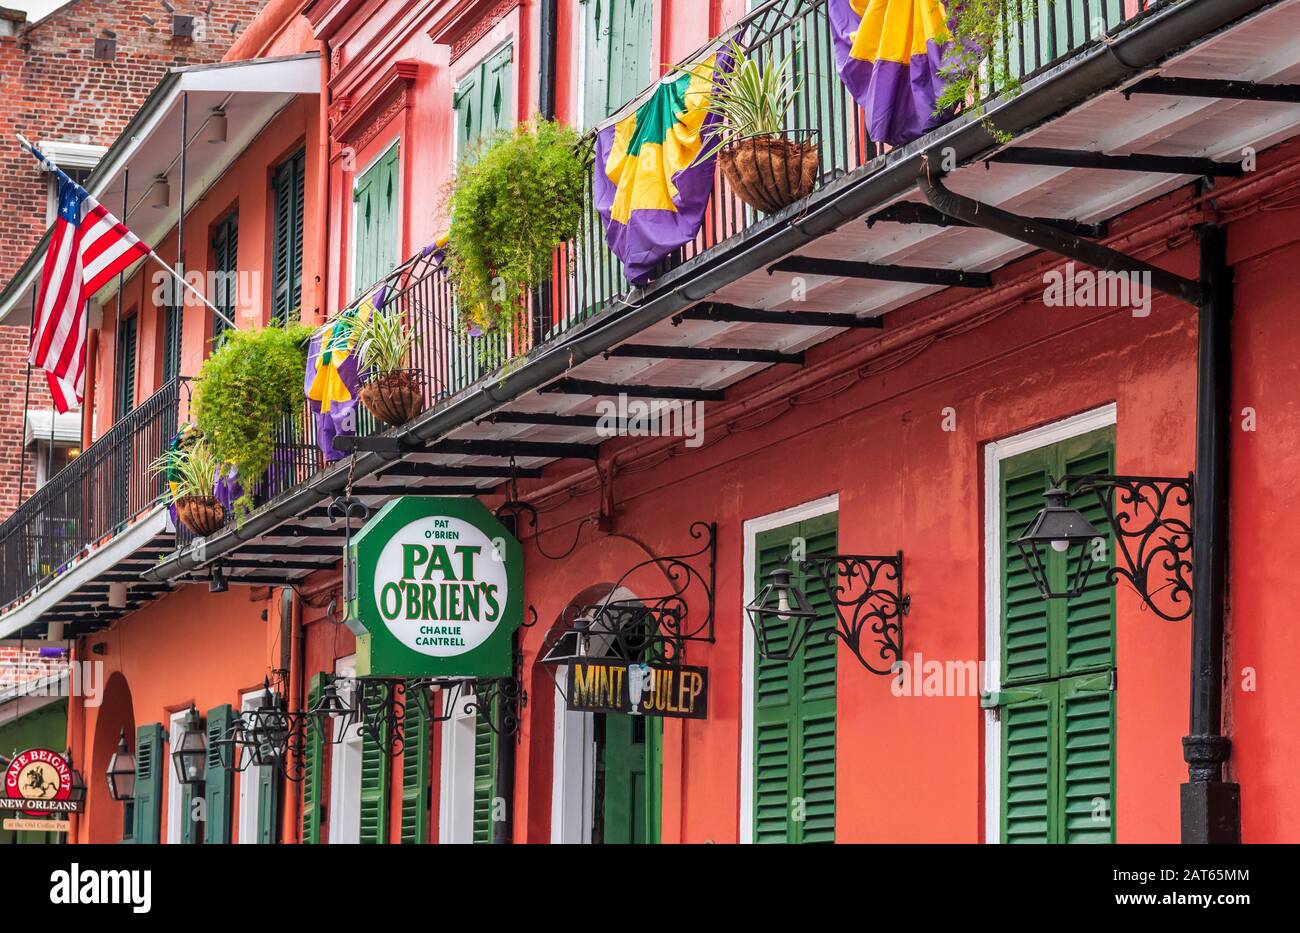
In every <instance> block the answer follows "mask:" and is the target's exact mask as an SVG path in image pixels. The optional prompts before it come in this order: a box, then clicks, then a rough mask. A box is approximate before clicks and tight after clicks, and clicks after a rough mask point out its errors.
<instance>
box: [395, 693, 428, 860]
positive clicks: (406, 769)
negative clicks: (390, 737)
mask: <svg viewBox="0 0 1300 933" xmlns="http://www.w3.org/2000/svg"><path fill="white" fill-rule="evenodd" d="M408 696H410V694H408ZM403 726H404V729H405V736H406V744H405V745H404V746H403V749H402V840H401V841H402V842H403V843H404V844H421V843H425V842H428V840H429V719H428V717H427V716H425V714H424V710H423V709H421V707H420V704H419V703H417V702H416V701H415V700H414V698H412V699H411V700H410V702H409V703H407V705H406V719H405V722H404V724H403Z"/></svg>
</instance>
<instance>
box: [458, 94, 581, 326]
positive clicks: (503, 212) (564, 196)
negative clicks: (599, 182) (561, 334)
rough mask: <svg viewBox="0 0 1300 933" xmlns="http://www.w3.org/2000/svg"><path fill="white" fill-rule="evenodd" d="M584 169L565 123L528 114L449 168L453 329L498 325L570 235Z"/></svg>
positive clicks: (508, 320) (507, 321)
mask: <svg viewBox="0 0 1300 933" xmlns="http://www.w3.org/2000/svg"><path fill="white" fill-rule="evenodd" d="M587 172H588V159H587V155H586V146H585V145H584V144H583V142H582V140H581V139H580V138H579V136H578V134H577V132H576V131H574V130H573V129H572V128H571V127H568V126H565V125H564V124H561V123H556V122H554V121H550V120H542V119H540V118H535V119H533V120H532V121H530V122H528V123H523V124H520V125H519V126H517V127H515V128H514V129H513V130H510V131H503V132H500V133H497V134H496V135H494V136H492V137H490V138H489V139H487V140H485V141H484V143H483V144H482V145H481V146H480V147H479V148H477V149H475V150H474V151H473V152H471V153H469V154H468V155H467V156H466V157H465V158H463V159H462V160H461V162H460V164H459V165H458V166H457V167H456V175H455V177H454V178H453V179H452V182H451V189H450V194H449V198H448V206H449V209H450V214H451V229H450V231H449V232H448V244H447V270H448V273H449V275H450V276H451V283H452V287H453V289H454V290H455V294H456V301H457V304H458V306H459V307H460V308H461V309H462V316H461V326H462V327H463V328H466V327H468V326H470V325H477V326H478V327H479V328H481V329H482V330H484V331H491V330H496V329H500V330H505V329H507V328H509V327H510V326H511V325H512V324H513V323H514V322H515V320H516V319H517V318H518V316H519V313H520V311H521V310H522V308H523V304H524V300H525V298H526V296H527V294H528V292H529V290H530V289H532V288H533V287H534V286H536V285H538V284H539V283H541V282H543V281H545V280H546V279H547V278H548V277H549V276H550V274H551V263H552V259H553V256H554V252H555V249H556V247H558V246H559V245H560V244H561V243H563V242H564V241H565V240H568V239H571V238H573V237H574V236H576V235H577V233H578V226H579V224H580V223H581V221H582V215H583V191H584V185H585V182H586V178H587Z"/></svg>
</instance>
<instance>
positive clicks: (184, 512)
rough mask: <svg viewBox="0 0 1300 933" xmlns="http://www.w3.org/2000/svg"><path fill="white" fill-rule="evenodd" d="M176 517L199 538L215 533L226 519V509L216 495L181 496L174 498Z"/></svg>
mask: <svg viewBox="0 0 1300 933" xmlns="http://www.w3.org/2000/svg"><path fill="white" fill-rule="evenodd" d="M176 517H177V518H179V519H180V521H181V524H182V525H184V526H185V527H186V528H188V529H189V530H190V531H191V532H192V533H194V534H196V535H198V536H199V537H201V538H206V537H207V536H208V535H213V534H216V533H217V532H218V531H220V530H221V526H222V525H223V524H225V521H226V509H225V507H224V506H223V505H222V504H221V502H220V501H219V500H218V499H217V497H216V496H181V497H180V498H179V499H177V500H176Z"/></svg>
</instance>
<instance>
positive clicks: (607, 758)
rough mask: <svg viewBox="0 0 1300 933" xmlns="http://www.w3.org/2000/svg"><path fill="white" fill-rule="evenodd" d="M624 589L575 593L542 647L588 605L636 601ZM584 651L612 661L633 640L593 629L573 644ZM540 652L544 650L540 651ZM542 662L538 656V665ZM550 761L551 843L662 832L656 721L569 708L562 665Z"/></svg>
mask: <svg viewBox="0 0 1300 933" xmlns="http://www.w3.org/2000/svg"><path fill="white" fill-rule="evenodd" d="M639 605H640V603H639V600H638V599H637V597H636V595H635V594H634V593H632V592H631V591H630V590H628V589H626V588H625V587H620V588H618V589H616V588H615V584H612V583H601V584H596V585H594V586H590V587H587V588H586V589H584V590H582V591H581V592H580V593H578V594H577V595H576V596H575V597H574V598H573V599H572V600H571V601H570V602H569V605H568V606H566V607H565V609H564V610H563V611H562V612H561V613H560V614H559V616H558V618H557V619H556V620H555V622H554V623H553V624H552V626H551V629H550V631H549V632H548V634H547V638H546V644H547V645H548V646H551V647H553V646H556V645H558V644H559V643H560V642H561V641H562V640H563V639H565V638H566V636H568V635H569V634H570V633H571V630H572V626H573V620H574V619H575V618H578V617H579V616H580V615H581V614H582V613H590V612H591V611H592V607H598V606H603V607H610V606H624V607H629V608H631V607H636V606H639ZM576 650H578V651H580V652H581V654H582V656H584V657H590V658H609V659H613V660H636V658H634V657H628V655H629V653H631V652H632V651H635V641H634V640H632V641H631V642H629V640H628V639H627V638H625V637H621V636H620V635H618V634H617V626H607V627H605V628H603V629H600V630H596V631H593V633H592V635H591V636H590V637H589V638H586V639H584V640H583V644H582V646H581V648H579V649H576ZM545 653H546V652H545V651H544V652H543V655H545ZM542 663H544V662H543V661H542V660H539V661H538V664H542ZM551 675H553V676H554V678H555V687H554V690H555V693H554V699H553V703H554V719H553V721H554V729H553V732H552V736H553V745H552V762H551V841H552V842H555V843H593V844H603V843H611V844H640V843H657V842H658V841H659V837H660V818H659V814H660V786H661V780H660V772H661V769H662V763H661V759H662V745H663V737H662V736H663V733H662V724H663V723H662V720H661V719H658V718H656V717H648V716H643V715H631V714H627V713H593V712H583V711H575V710H570V709H568V708H567V707H566V703H565V690H566V689H567V684H566V683H565V678H567V676H568V672H567V668H566V667H565V666H563V665H557V666H555V667H554V668H553V669H552V670H551V671H550V672H549V674H548V676H551Z"/></svg>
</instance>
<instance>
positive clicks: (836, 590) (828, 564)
mask: <svg viewBox="0 0 1300 933" xmlns="http://www.w3.org/2000/svg"><path fill="white" fill-rule="evenodd" d="M802 566H803V567H805V568H808V567H811V568H812V569H813V570H815V571H816V573H817V576H818V577H819V578H820V579H821V581H822V586H823V587H824V588H825V590H826V593H827V595H828V596H829V597H830V599H831V605H833V606H834V607H835V618H836V626H835V629H834V630H833V631H830V632H827V633H826V640H827V641H830V640H831V639H833V638H836V637H838V638H839V639H840V640H841V641H842V642H844V644H845V645H847V646H848V649H849V650H850V651H851V652H853V656H854V657H855V658H857V659H858V663H859V664H861V665H862V666H863V667H865V668H866V669H867V670H869V671H871V673H873V674H880V675H881V676H889V675H891V674H893V673H894V672H895V670H894V668H895V665H896V664H898V663H899V662H900V661H902V660H903V619H904V617H905V616H906V615H907V614H908V613H909V612H910V611H911V608H912V597H911V595H910V594H908V593H905V592H904V591H903V552H902V551H899V552H897V553H896V554H891V555H888V556H864V555H857V554H836V555H834V556H830V557H813V558H809V559H807V560H805V561H803V562H802ZM865 634H870V635H872V636H874V638H870V639H868V640H867V644H866V645H864V644H863V636H864V635H865ZM872 645H874V646H875V648H874V650H871V646H872ZM877 665H880V666H877Z"/></svg>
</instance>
